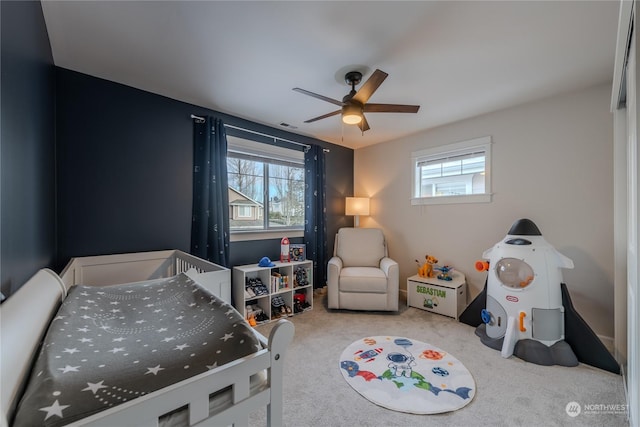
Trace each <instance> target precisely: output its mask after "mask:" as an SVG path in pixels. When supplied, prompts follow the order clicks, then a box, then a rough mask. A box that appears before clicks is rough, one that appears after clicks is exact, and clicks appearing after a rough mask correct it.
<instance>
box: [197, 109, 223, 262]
mask: <svg viewBox="0 0 640 427" xmlns="http://www.w3.org/2000/svg"><path fill="white" fill-rule="evenodd" d="M228 188H229V185H228V178H227V135H226V132H225V129H224V123H223V122H222V120H221V119H219V118H213V117H206V118H205V119H204V120H197V119H196V120H194V123H193V214H192V222H191V254H192V255H195V256H198V257H200V258H204V259H207V260H209V261H211V262H213V263H216V264H218V265H222V266H224V267H229V190H228Z"/></svg>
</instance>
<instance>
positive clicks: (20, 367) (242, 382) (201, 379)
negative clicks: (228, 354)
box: [0, 251, 294, 427]
mask: <svg viewBox="0 0 640 427" xmlns="http://www.w3.org/2000/svg"><path fill="white" fill-rule="evenodd" d="M181 272H186V274H188V275H189V276H190V277H191V278H192V279H193V280H195V281H196V282H199V283H200V284H201V285H203V286H204V287H206V288H208V289H210V290H212V291H213V292H214V293H216V294H217V295H218V296H219V297H221V298H222V299H224V300H226V301H228V302H230V291H229V292H228V294H225V292H226V290H228V289H229V283H230V272H229V270H228V269H226V268H223V267H220V266H217V265H215V264H212V263H210V262H208V261H204V260H202V259H199V258H196V257H193V256H191V255H189V254H186V253H184V252H181V251H159V252H146V253H134V254H120V255H106V256H98V257H84V258H74V259H72V260H71V261H70V262H69V264H68V265H67V267H66V268H65V269H64V270H63V272H62V274H61V275H60V276H58V275H57V274H56V273H55V272H53V271H51V270H49V269H42V270H40V271H38V272H37V273H36V274H35V275H34V276H33V277H32V278H31V279H30V280H29V281H28V282H26V283H25V284H24V285H23V286H22V287H21V288H20V289H19V290H18V291H17V292H16V293H14V294H13V295H12V296H11V297H10V298H9V299H7V300H6V301H5V302H4V303H3V304H2V305H1V306H0V340H1V342H0V361H1V364H0V365H1V366H0V375H1V378H0V381H1V383H0V389H1V390H2V393H0V403H1V409H2V417H1V418H0V426H1V427H8V426H9V425H10V424H9V420H11V419H12V416H13V414H14V411H15V409H16V406H17V404H18V402H19V400H20V396H21V394H22V392H23V389H24V387H25V385H26V381H27V379H28V375H29V371H30V369H31V366H32V364H33V359H34V357H35V355H36V353H37V351H38V349H39V344H40V342H41V340H42V338H43V336H44V334H45V332H46V330H47V328H48V326H49V323H50V321H51V319H52V317H53V316H54V314H55V313H56V311H57V309H58V307H59V305H60V303H61V302H62V301H63V300H64V298H65V297H66V294H67V290H68V289H69V287H71V286H74V285H76V284H80V283H83V284H89V285H96V286H103V285H109V284H120V283H130V282H136V281H143V280H149V279H155V278H161V277H170V276H172V275H175V274H178V273H181ZM254 332H255V334H256V336H257V338H258V340H259V341H260V342H261V343H262V345H263V349H262V350H259V351H258V352H256V353H254V354H251V355H249V356H246V357H243V358H241V359H237V360H234V361H232V362H229V363H227V364H225V365H223V366H220V367H218V368H216V369H212V370H210V371H208V372H205V373H202V374H200V375H196V376H194V377H192V378H189V379H187V380H184V381H181V382H178V383H175V384H173V385H171V386H169V387H165V388H163V389H161V390H157V391H155V392H153V393H149V394H147V395H144V396H142V397H139V398H137V399H134V400H131V401H128V402H126V403H123V404H120V405H118V406H115V407H113V408H110V409H107V410H105V411H102V412H100V413H99V414H95V415H92V416H89V417H87V418H84V419H82V420H79V421H77V422H74V423H72V424H68V425H69V426H114V425H117V426H140V427H146V426H154V427H155V426H158V425H159V420H160V418H161V417H162V416H163V415H165V414H167V413H169V412H172V411H174V410H176V409H180V408H185V410H186V411H188V424H187V425H189V426H193V425H198V426H213V425H215V426H221V425H222V426H226V425H247V424H248V420H249V414H250V413H251V412H253V411H255V410H256V409H259V408H262V407H265V406H266V408H267V420H266V423H267V425H269V426H279V425H282V421H283V420H282V404H283V401H282V386H283V371H284V370H283V364H284V355H285V353H286V349H287V347H288V345H289V344H290V343H291V341H292V339H293V335H294V327H293V324H292V323H291V322H289V321H286V320H280V321H279V322H278V323H277V324H276V325H275V327H274V328H273V329H272V331H271V333H270V335H269V339H268V340H267V339H266V338H265V337H264V336H262V335H261V334H259V333H258V332H256V331H255V330H254ZM261 372H266V373H267V378H268V380H267V382H266V383H265V385H264V387H258V388H254V387H251V377H252V376H254V375H257V374H260V373H261ZM227 389H229V390H227ZM224 391H226V392H228V393H230V394H231V398H230V399H229V400H230V401H229V403H228V404H226V405H223V406H222V407H221V408H217V409H216V411H215V412H214V413H212V412H210V408H209V397H210V395H212V394H214V393H216V392H224Z"/></svg>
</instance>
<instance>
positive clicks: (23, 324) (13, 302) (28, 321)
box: [0, 269, 66, 427]
mask: <svg viewBox="0 0 640 427" xmlns="http://www.w3.org/2000/svg"><path fill="white" fill-rule="evenodd" d="M65 296H66V290H65V286H64V283H63V282H62V280H61V279H60V277H58V275H57V274H56V273H54V272H53V271H51V270H49V269H42V270H40V271H38V272H37V273H36V274H35V275H34V276H33V277H32V278H31V279H29V281H28V282H27V283H25V284H24V285H22V287H21V288H20V289H18V291H17V292H15V293H14V294H13V295H11V296H10V297H9V299H7V300H6V301H5V302H4V303H2V305H1V306H0V361H1V363H0V390H2V393H0V404H1V405H2V406H1V407H2V418H0V426H2V427H5V426H8V425H9V420H10V419H11V418H12V416H13V413H14V411H15V409H16V405H17V403H18V402H17V399H18V398H19V396H20V395H21V393H22V389H23V387H24V386H25V383H24V382H25V380H26V377H27V375H28V372H29V370H30V369H31V364H32V363H33V358H34V356H35V353H36V351H37V350H38V347H39V345H40V342H41V341H42V337H43V335H44V333H45V332H46V330H47V328H48V326H49V323H50V321H51V317H52V316H53V315H54V313H55V312H56V310H57V309H58V307H59V305H60V303H61V302H62V300H63V299H64V297H65Z"/></svg>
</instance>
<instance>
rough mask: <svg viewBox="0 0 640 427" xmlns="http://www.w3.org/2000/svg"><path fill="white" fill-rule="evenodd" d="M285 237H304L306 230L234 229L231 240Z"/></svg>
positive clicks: (243, 240) (241, 240)
mask: <svg viewBox="0 0 640 427" xmlns="http://www.w3.org/2000/svg"><path fill="white" fill-rule="evenodd" d="M283 237H289V238H291V237H304V230H300V229H288V230H264V231H232V232H231V236H230V239H229V240H230V241H231V242H246V241H249V240H269V239H282V238H283Z"/></svg>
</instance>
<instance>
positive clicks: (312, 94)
mask: <svg viewBox="0 0 640 427" xmlns="http://www.w3.org/2000/svg"><path fill="white" fill-rule="evenodd" d="M293 90H295V91H296V92H300V93H303V94H305V95H309V96H313V97H314V98H318V99H322V100H323V101H327V102H330V103H332V104H335V105H337V106H339V107H342V105H343V103H342V101H338V100H337V99H333V98H328V97H326V96H324V95H318V94H317V93H313V92H309V91H308V90H304V89H300V88H299V87H294V88H293ZM305 123H306V122H305Z"/></svg>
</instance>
